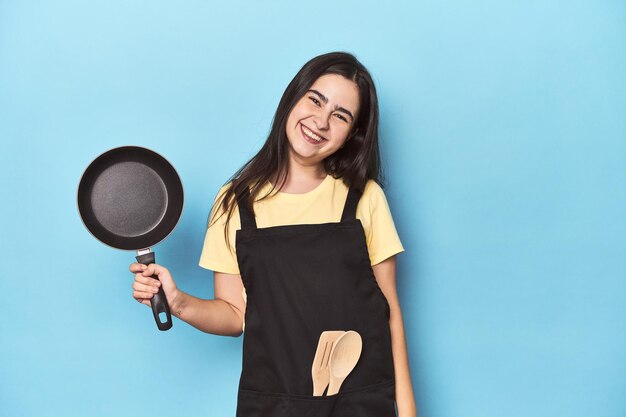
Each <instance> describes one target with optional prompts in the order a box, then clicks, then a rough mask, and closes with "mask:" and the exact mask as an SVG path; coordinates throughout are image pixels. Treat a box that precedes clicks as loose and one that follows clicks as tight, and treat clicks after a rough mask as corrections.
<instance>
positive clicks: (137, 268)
mask: <svg viewBox="0 0 626 417" xmlns="http://www.w3.org/2000/svg"><path fill="white" fill-rule="evenodd" d="M147 268H148V266H147V265H144V264H140V263H138V262H133V263H132V264H130V266H129V267H128V269H129V270H130V272H134V273H136V272H141V271H145V270H146V269H147Z"/></svg>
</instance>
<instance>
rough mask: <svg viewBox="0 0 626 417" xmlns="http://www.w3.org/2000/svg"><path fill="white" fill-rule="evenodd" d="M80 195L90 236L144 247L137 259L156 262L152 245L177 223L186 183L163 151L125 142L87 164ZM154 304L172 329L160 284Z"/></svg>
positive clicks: (112, 243) (156, 314)
mask: <svg viewBox="0 0 626 417" xmlns="http://www.w3.org/2000/svg"><path fill="white" fill-rule="evenodd" d="M77 199H78V210H79V212H80V216H81V218H82V220H83V223H84V224H85V226H86V227H87V229H88V230H89V231H90V232H91V234H92V235H94V236H95V237H96V238H97V239H98V240H100V241H101V242H103V243H105V244H107V245H109V246H112V247H114V248H118V249H125V250H137V251H139V250H142V251H141V252H142V253H140V254H139V256H137V257H136V258H137V261H138V262H141V263H145V264H148V263H154V262H155V257H154V253H153V252H150V250H149V249H150V247H151V246H154V245H156V244H157V243H159V242H160V241H161V240H163V239H164V238H165V237H166V236H167V235H169V234H170V232H171V231H172V230H173V229H174V227H175V226H176V224H177V223H178V220H179V218H180V215H181V213H182V210H183V186H182V183H181V181H180V177H179V176H178V174H177V173H176V171H175V170H174V167H173V166H172V165H171V164H170V163H169V162H168V161H167V160H166V159H165V158H163V157H162V156H161V155H159V154H158V153H156V152H154V151H151V150H149V149H146V148H141V147H137V146H124V147H120V148H115V149H111V150H109V151H107V152H105V153H103V154H102V155H100V156H99V157H97V158H96V159H95V160H94V161H93V162H92V163H91V164H90V165H89V166H88V167H87V169H86V170H85V172H84V173H83V176H82V178H81V180H80V184H79V186H78V197H77ZM154 278H156V277H154ZM151 304H152V310H153V313H154V317H155V320H156V322H157V325H158V327H159V329H160V330H167V329H169V328H170V327H171V326H172V324H171V316H170V311H169V306H168V304H167V300H166V299H165V294H164V293H163V289H162V287H159V293H157V294H156V295H155V297H153V299H152V301H151ZM160 313H166V316H167V319H166V320H165V321H164V320H160V319H159V314H160Z"/></svg>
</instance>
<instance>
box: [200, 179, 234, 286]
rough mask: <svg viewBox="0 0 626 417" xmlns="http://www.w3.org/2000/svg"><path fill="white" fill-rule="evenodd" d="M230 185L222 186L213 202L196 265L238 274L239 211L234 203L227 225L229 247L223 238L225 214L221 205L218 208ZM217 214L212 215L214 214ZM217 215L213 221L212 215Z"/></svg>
mask: <svg viewBox="0 0 626 417" xmlns="http://www.w3.org/2000/svg"><path fill="white" fill-rule="evenodd" d="M229 186H230V184H226V185H224V186H223V187H222V188H221V189H220V190H219V191H218V193H217V196H216V197H215V200H214V202H213V208H212V210H211V213H210V215H209V220H210V221H209V222H207V224H209V223H210V225H208V227H207V230H206V234H205V236H204V245H203V247H202V253H201V254H200V262H199V263H198V264H199V265H200V266H201V267H202V268H206V269H210V270H212V271H217V272H224V273H226V274H237V275H238V274H239V273H240V272H239V264H238V263H237V254H236V252H235V232H236V231H237V229H240V228H241V220H240V219H239V210H238V208H237V203H235V209H234V211H233V215H232V218H231V219H230V222H229V224H228V238H229V242H228V243H229V244H230V247H229V246H228V245H227V242H226V238H225V236H224V228H225V227H226V216H227V213H226V214H223V210H222V208H221V205H220V206H219V207H218V204H216V203H218V202H221V195H222V193H224V191H226V189H227V188H228V187H229ZM216 211H217V213H214V212H216ZM215 214H217V216H219V218H218V219H217V220H215V218H214V215H215Z"/></svg>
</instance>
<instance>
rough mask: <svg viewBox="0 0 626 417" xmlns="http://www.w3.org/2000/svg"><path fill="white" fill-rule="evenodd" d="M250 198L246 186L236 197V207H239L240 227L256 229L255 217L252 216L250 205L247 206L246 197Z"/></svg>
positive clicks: (248, 189)
mask: <svg viewBox="0 0 626 417" xmlns="http://www.w3.org/2000/svg"><path fill="white" fill-rule="evenodd" d="M249 198H250V188H248V187H246V189H245V190H243V192H242V193H241V195H239V197H237V207H239V217H240V219H241V228H242V229H256V219H255V218H254V211H253V210H252V208H251V207H248V204H247V203H248V199H249Z"/></svg>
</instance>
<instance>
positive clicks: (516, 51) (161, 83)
mask: <svg viewBox="0 0 626 417" xmlns="http://www.w3.org/2000/svg"><path fill="white" fill-rule="evenodd" d="M625 44H626V3H624V2H623V1H619V0H595V1H592V0H587V1H576V0H575V1H571V2H560V1H552V0H549V1H489V0H477V1H471V2H468V1H461V0H452V1H448V2H435V1H414V2H408V1H406V2H405V1H395V0H394V1H389V2H378V1H377V2H374V1H372V2H363V1H352V0H347V1H343V2H331V1H327V0H320V1H318V2H292V1H287V0H279V1H272V2H262V1H257V2H252V1H250V2H242V1H231V2H210V1H197V0H193V1H188V2H171V1H169V2H167V1H161V0H158V1H118V0H107V1H100V0H96V1H88V2H85V1H76V0H75V1H71V0H58V1H37V2H35V1H28V0H26V1H17V0H15V1H11V0H4V1H0V144H1V147H0V186H1V190H2V203H1V204H0V258H1V261H2V262H1V263H0V306H1V308H0V311H1V314H0V416H7V417H20V416H37V417H46V416H64V417H69V416H81V417H82V416H94V417H96V416H97V417H99V416H103V417H104V416H106V417H109V416H116V417H124V416H132V417H141V416H155V415H161V416H165V415H186V416H233V415H234V411H235V401H236V389H237V384H238V379H239V372H240V369H241V342H242V339H241V338H232V337H220V336H215V335H210V334H206V333H202V332H200V331H198V330H196V329H194V328H193V327H191V326H189V325H187V324H185V323H183V322H181V321H179V320H177V319H174V327H173V328H172V329H171V330H170V331H168V332H159V331H158V330H157V329H156V325H155V323H154V319H153V317H152V315H151V312H150V310H149V309H148V308H147V307H145V306H142V305H139V304H138V303H137V302H136V301H134V300H133V299H132V297H131V292H132V289H131V284H132V275H131V274H130V273H129V272H128V269H127V268H128V265H129V264H130V263H131V262H132V261H133V260H134V256H135V254H134V252H127V251H120V250H115V249H111V248H109V247H107V246H105V245H103V244H101V243H100V242H98V241H97V240H96V239H94V238H93V237H92V236H91V235H90V234H89V233H88V232H87V230H86V229H85V228H84V227H83V224H82V222H81V220H80V218H79V215H78V211H77V206H76V191H77V186H78V182H79V179H80V177H81V175H82V172H83V170H84V169H85V168H86V167H87V165H88V164H89V163H90V162H91V160H92V159H93V158H95V157H96V156H97V155H99V154H101V153H102V152H104V151H106V150H108V149H111V148H113V147H117V146H122V145H139V146H145V147H148V148H151V149H154V150H155V151H157V152H159V153H161V154H162V155H164V156H165V157H166V158H167V159H168V160H169V161H170V162H172V164H173V165H174V166H175V167H176V169H177V171H178V173H179V174H180V176H181V179H182V181H183V184H184V189H185V197H186V200H185V207H184V211H183V215H182V218H181V220H180V222H179V224H178V226H177V228H176V229H175V230H174V232H173V233H172V234H171V235H170V236H169V237H168V238H167V239H166V240H165V241H163V242H162V243H161V244H159V245H157V246H156V247H155V248H154V250H155V251H156V253H157V261H158V262H159V263H162V264H163V265H165V266H167V267H168V268H169V269H170V270H171V271H172V273H173V275H174V277H175V279H176V281H177V283H178V285H179V286H180V287H181V288H182V289H183V290H184V291H187V292H190V293H192V294H194V295H196V296H198V297H201V298H212V296H213V275H212V273H211V272H210V271H207V270H204V269H202V268H200V267H199V266H198V260H199V257H200V251H201V248H202V243H203V238H204V233H205V227H206V220H207V216H208V214H209V210H210V206H211V203H212V201H213V199H214V197H215V195H216V193H217V190H218V189H219V187H220V186H221V185H222V184H223V183H224V182H225V181H226V180H227V179H228V177H229V176H230V175H231V174H232V173H233V172H234V171H235V170H236V169H237V168H239V167H240V166H241V165H242V164H243V163H245V162H246V161H247V160H248V159H249V158H250V157H251V156H253V155H254V154H255V153H256V151H257V150H258V149H259V148H260V146H261V145H262V144H263V142H264V140H265V138H266V135H267V133H268V132H269V127H270V123H271V119H272V117H273V114H274V111H275V109H276V106H277V104H278V100H279V98H280V96H281V94H282V92H283V91H284V89H285V87H286V86H287V84H288V82H289V81H290V80H291V78H292V77H293V76H294V75H295V74H296V72H297V71H298V69H299V68H300V67H301V66H302V65H303V64H304V63H305V62H306V61H307V60H309V59H310V58H312V57H313V56H315V55H318V54H321V53H324V52H329V51H334V50H344V51H349V52H352V53H354V54H355V55H356V56H357V57H358V58H359V59H360V60H361V61H362V62H363V63H364V64H365V65H366V66H367V67H368V68H369V69H370V71H371V72H372V74H373V76H374V78H375V82H376V83H377V87H378V91H379V99H380V110H381V147H382V153H383V163H384V172H385V174H386V178H387V187H386V188H385V192H386V195H387V198H388V201H389V204H390V207H391V210H392V214H393V216H394V219H395V223H396V227H397V229H398V233H399V235H400V238H401V240H402V242H403V244H404V246H405V248H406V252H405V253H403V254H401V255H399V256H398V275H397V282H398V291H399V295H400V301H401V303H402V307H403V313H404V320H405V326H406V333H407V343H408V347H409V355H410V357H409V359H410V364H411V372H412V378H413V383H414V388H415V394H416V400H417V405H418V408H419V411H420V415H421V416H429V417H502V416H506V417H522V416H524V417H526V416H533V417H555V416H568V417H573V416H581V417H582V416H584V417H588V416H601V417H618V416H619V417H623V416H625V415H626V399H625V397H624V393H625V392H626V361H624V357H625V355H626V309H625V308H624V300H625V298H626V221H625V214H626V193H625V184H626V122H625V120H626V116H625V115H626V82H625V76H626V45H625Z"/></svg>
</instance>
